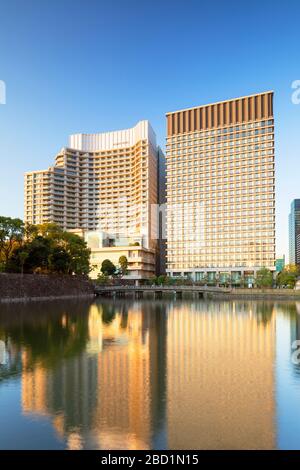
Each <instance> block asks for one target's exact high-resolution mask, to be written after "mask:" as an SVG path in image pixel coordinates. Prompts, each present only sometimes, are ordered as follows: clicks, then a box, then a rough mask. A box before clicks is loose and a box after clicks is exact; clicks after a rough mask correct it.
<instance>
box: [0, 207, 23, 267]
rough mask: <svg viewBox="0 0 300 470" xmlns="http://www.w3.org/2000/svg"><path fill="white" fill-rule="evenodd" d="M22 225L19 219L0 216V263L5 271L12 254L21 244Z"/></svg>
mask: <svg viewBox="0 0 300 470" xmlns="http://www.w3.org/2000/svg"><path fill="white" fill-rule="evenodd" d="M23 236H24V223H23V221H22V220H21V219H12V218H11V217H1V216H0V262H1V263H2V264H3V268H4V270H5V269H6V266H7V263H8V261H9V258H10V256H11V255H12V252H13V251H14V249H15V247H16V246H17V245H19V244H20V243H21V242H22V239H23Z"/></svg>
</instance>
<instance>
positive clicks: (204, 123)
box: [166, 92, 275, 281]
mask: <svg viewBox="0 0 300 470" xmlns="http://www.w3.org/2000/svg"><path fill="white" fill-rule="evenodd" d="M166 147H167V150H166V157H167V160H166V169H167V178H166V180H167V272H168V274H169V275H171V276H179V275H180V276H181V275H186V276H191V277H193V278H194V279H195V280H197V281H201V280H202V279H207V280H214V279H220V278H224V277H226V276H229V277H231V278H233V279H235V280H237V281H238V280H239V279H240V278H241V277H242V276H244V277H246V278H248V279H251V277H253V276H254V275H255V273H256V271H257V270H258V269H260V268H262V267H267V268H269V269H271V270H274V266H275V168H274V116H273V92H266V93H262V94H255V95H251V96H246V97H242V98H237V99H233V100H229V101H224V102H220V103H215V104H209V105H205V106H199V107H195V108H191V109H185V110H181V111H175V112H170V113H167V145H166Z"/></svg>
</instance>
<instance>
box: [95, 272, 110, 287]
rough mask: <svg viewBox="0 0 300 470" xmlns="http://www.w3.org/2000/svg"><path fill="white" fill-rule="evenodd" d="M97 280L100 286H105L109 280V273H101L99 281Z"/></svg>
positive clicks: (98, 277)
mask: <svg viewBox="0 0 300 470" xmlns="http://www.w3.org/2000/svg"><path fill="white" fill-rule="evenodd" d="M96 282H97V284H99V285H100V286H105V285H106V284H108V282H109V277H108V276H107V274H102V273H99V274H98V276H97V281H96Z"/></svg>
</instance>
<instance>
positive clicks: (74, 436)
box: [0, 299, 300, 449]
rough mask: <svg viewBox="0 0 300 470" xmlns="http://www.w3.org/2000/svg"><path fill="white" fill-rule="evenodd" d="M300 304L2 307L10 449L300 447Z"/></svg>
mask: <svg viewBox="0 0 300 470" xmlns="http://www.w3.org/2000/svg"><path fill="white" fill-rule="evenodd" d="M296 339H300V303H295V302H290V303H288V302H276V303H271V302H261V301H259V302H252V301H245V302H243V301H238V302H236V301H234V302H231V301H222V302H217V301H210V302H206V301H201V300H197V301H193V300H188V299H187V300H177V301H174V300H172V299H166V300H156V301H154V300H151V299H148V300H147V299H145V300H138V301H137V300H133V299H132V300H131V299H126V300H119V301H113V300H100V301H96V302H93V303H92V302H90V301H64V302H62V301H59V302H58V301H52V302H49V303H46V302H41V303H30V304H26V305H21V304H15V305H1V306H0V448H1V449H30V448H31V449H66V448H67V449H84V448H86V449H118V448H120V449H125V448H126V449H127V448H128V449H167V448H169V449H193V448H195V449H228V448H230V449H245V448H248V449H249V448H250V449H253V448H258V449H272V448H279V449H290V448H292V449H293V448H294V449H295V448H296V449H299V448H300V366H299V365H296V364H294V363H293V362H292V360H291V354H292V352H293V350H292V347H291V344H292V342H293V341H294V340H296Z"/></svg>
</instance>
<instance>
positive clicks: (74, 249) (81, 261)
mask: <svg viewBox="0 0 300 470" xmlns="http://www.w3.org/2000/svg"><path fill="white" fill-rule="evenodd" d="M61 238H62V242H61V243H62V246H63V247H64V249H65V250H66V252H67V253H68V254H69V257H70V262H69V273H70V274H73V273H75V274H85V275H87V274H88V273H89V272H90V270H91V267H90V255H91V250H90V249H89V248H88V246H87V244H86V242H85V240H84V239H83V238H81V237H80V236H79V235H76V234H75V233H70V232H62V234H61Z"/></svg>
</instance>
